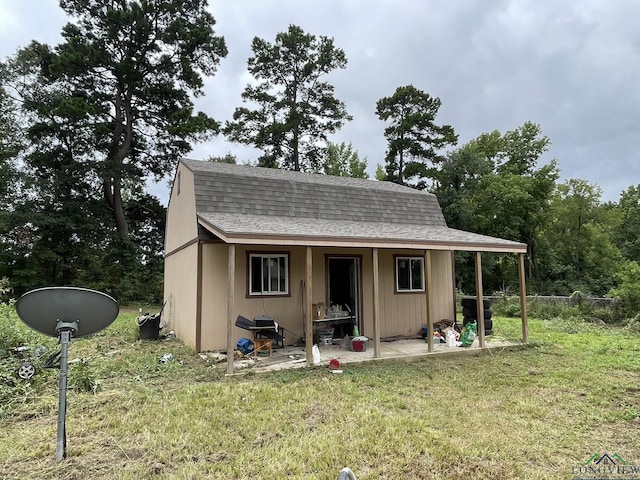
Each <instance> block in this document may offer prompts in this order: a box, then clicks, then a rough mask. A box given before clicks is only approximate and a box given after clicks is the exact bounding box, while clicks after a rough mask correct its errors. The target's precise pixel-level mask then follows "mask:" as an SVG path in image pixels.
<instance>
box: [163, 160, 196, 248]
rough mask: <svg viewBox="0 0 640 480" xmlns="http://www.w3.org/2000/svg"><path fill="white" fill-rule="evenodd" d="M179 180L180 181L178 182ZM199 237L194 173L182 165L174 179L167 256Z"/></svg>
mask: <svg viewBox="0 0 640 480" xmlns="http://www.w3.org/2000/svg"><path fill="white" fill-rule="evenodd" d="M178 179H179V180H180V181H179V182H178ZM197 236H198V224H197V221H196V203H195V193H194V185H193V173H191V171H190V170H189V169H188V168H186V167H185V166H184V165H183V164H182V163H179V164H178V170H177V172H176V177H175V179H174V183H173V188H172V190H171V197H170V198H169V207H168V208H167V225H166V229H165V242H164V251H165V254H167V253H171V252H173V251H174V250H176V249H178V248H180V247H182V246H184V245H185V244H187V243H188V242H190V241H192V240H193V239H195V238H196V237H197Z"/></svg>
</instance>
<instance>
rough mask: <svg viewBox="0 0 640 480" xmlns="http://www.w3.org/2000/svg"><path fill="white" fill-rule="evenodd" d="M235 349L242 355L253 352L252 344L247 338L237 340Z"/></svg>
mask: <svg viewBox="0 0 640 480" xmlns="http://www.w3.org/2000/svg"><path fill="white" fill-rule="evenodd" d="M236 348H237V349H238V350H240V351H241V352H242V353H243V354H244V355H246V354H247V353H251V352H253V342H252V341H251V340H249V339H248V338H240V339H238V343H237V345H236Z"/></svg>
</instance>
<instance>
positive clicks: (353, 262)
mask: <svg viewBox="0 0 640 480" xmlns="http://www.w3.org/2000/svg"><path fill="white" fill-rule="evenodd" d="M360 292H361V287H360V258H359V257H328V259H327V305H328V306H329V308H330V307H331V306H332V305H338V306H339V309H340V310H343V311H346V312H349V314H350V315H351V316H352V321H353V323H352V325H351V328H352V326H353V325H355V326H357V327H358V330H360V329H361V325H360V304H361V298H360ZM345 333H348V334H351V332H344V331H343V332H341V334H342V335H344V334H345ZM360 333H363V332H362V331H360Z"/></svg>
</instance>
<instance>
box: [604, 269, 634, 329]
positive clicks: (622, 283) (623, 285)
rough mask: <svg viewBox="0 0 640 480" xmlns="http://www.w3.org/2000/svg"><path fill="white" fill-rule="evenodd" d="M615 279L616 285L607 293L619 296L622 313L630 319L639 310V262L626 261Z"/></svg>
mask: <svg viewBox="0 0 640 480" xmlns="http://www.w3.org/2000/svg"><path fill="white" fill-rule="evenodd" d="M616 279H617V280H618V282H619V283H618V286H617V287H615V288H612V289H611V291H610V292H609V295H610V296H613V297H618V298H620V303H621V311H622V314H623V315H624V316H625V318H627V319H631V318H633V317H634V316H635V315H636V314H637V312H640V264H639V263H637V262H626V263H625V264H624V265H623V266H622V268H621V270H620V273H619V274H617V275H616Z"/></svg>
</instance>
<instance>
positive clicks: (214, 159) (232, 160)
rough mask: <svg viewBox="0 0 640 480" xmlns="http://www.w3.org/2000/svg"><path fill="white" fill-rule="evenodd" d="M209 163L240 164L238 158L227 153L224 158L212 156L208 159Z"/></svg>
mask: <svg viewBox="0 0 640 480" xmlns="http://www.w3.org/2000/svg"><path fill="white" fill-rule="evenodd" d="M207 161H208V162H217V163H231V164H233V165H237V164H238V157H236V156H235V155H234V154H233V153H231V152H227V153H226V154H225V155H224V156H215V155H211V156H210V157H209V158H207Z"/></svg>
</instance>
